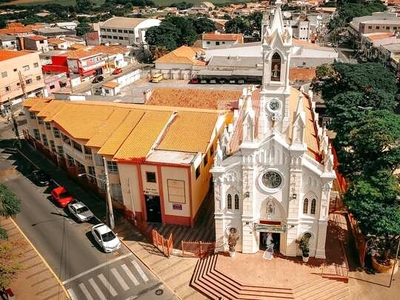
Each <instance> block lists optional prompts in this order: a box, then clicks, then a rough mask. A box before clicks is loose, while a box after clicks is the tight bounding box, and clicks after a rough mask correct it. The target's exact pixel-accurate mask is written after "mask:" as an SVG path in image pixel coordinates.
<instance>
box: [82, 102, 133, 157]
mask: <svg viewBox="0 0 400 300" xmlns="http://www.w3.org/2000/svg"><path fill="white" fill-rule="evenodd" d="M129 113H130V111H129V109H123V108H115V109H114V111H113V112H112V114H111V115H110V117H109V118H108V119H107V122H106V123H105V124H104V125H103V126H101V127H100V128H99V129H98V131H97V132H96V133H95V134H94V135H93V136H92V137H91V139H90V140H89V141H88V142H87V143H86V146H88V147H97V148H101V147H103V146H104V144H105V143H106V142H107V140H108V139H109V137H110V136H111V135H112V134H113V133H115V132H116V130H117V128H118V127H119V126H121V123H122V122H124V121H125V118H126V117H127V115H128V114H129ZM118 130H120V129H118ZM112 153H113V152H112Z"/></svg>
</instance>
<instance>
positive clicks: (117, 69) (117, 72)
mask: <svg viewBox="0 0 400 300" xmlns="http://www.w3.org/2000/svg"><path fill="white" fill-rule="evenodd" d="M121 73H122V69H121V68H116V69H115V70H114V71H113V72H112V73H111V74H112V75H117V74H121Z"/></svg>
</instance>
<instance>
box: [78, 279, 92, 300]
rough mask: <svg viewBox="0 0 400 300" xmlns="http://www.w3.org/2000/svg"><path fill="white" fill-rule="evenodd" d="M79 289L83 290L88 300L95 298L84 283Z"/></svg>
mask: <svg viewBox="0 0 400 300" xmlns="http://www.w3.org/2000/svg"><path fill="white" fill-rule="evenodd" d="M79 288H80V289H81V291H82V293H83V294H84V295H85V297H86V299H87V300H93V297H92V296H91V295H90V293H89V291H88V289H87V288H86V286H85V285H84V284H83V283H80V284H79Z"/></svg>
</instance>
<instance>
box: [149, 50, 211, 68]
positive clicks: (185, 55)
mask: <svg viewBox="0 0 400 300" xmlns="http://www.w3.org/2000/svg"><path fill="white" fill-rule="evenodd" d="M198 52H202V53H203V52H204V50H203V49H200V48H195V47H188V46H181V47H179V48H178V49H175V50H174V51H172V52H170V53H168V54H166V55H164V56H162V57H160V58H159V59H157V60H156V61H155V63H175V64H191V65H199V66H201V65H205V64H206V63H205V62H204V61H201V60H198V59H196V54H197V53H198Z"/></svg>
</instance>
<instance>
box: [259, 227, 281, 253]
mask: <svg viewBox="0 0 400 300" xmlns="http://www.w3.org/2000/svg"><path fill="white" fill-rule="evenodd" d="M280 239H281V234H280V233H271V232H260V241H259V245H260V247H259V249H260V250H267V248H268V247H271V244H273V246H272V247H273V250H274V252H275V251H276V252H277V253H280V248H279V247H280V243H279V242H280Z"/></svg>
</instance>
